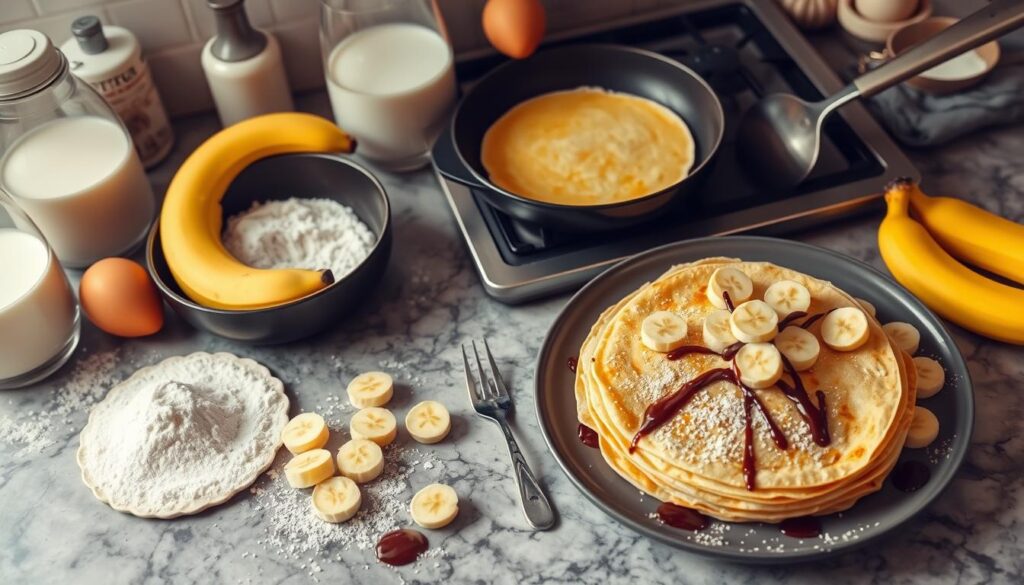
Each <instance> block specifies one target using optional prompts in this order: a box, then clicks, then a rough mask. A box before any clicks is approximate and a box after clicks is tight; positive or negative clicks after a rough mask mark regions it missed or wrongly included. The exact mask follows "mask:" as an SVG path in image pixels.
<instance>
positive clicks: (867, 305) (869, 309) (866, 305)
mask: <svg viewBox="0 0 1024 585" xmlns="http://www.w3.org/2000/svg"><path fill="white" fill-rule="evenodd" d="M853 300H855V301H857V304H858V305H860V306H861V308H863V309H864V312H865V313H867V314H868V315H871V316H872V317H874V316H875V315H877V314H878V313H877V312H876V311H875V306H874V305H872V304H871V301H865V300H864V299H859V298H857V297H853Z"/></svg>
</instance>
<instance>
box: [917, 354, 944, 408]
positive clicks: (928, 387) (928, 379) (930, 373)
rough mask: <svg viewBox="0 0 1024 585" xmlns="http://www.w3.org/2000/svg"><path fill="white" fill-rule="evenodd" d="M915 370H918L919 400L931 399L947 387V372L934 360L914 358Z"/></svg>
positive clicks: (921, 357)
mask: <svg viewBox="0 0 1024 585" xmlns="http://www.w3.org/2000/svg"><path fill="white" fill-rule="evenodd" d="M914 369H915V370H917V397H918V398H931V397H932V396H935V395H936V394H938V392H939V390H942V387H943V386H945V385H946V372H945V370H943V369H942V364H940V363H939V362H937V361H935V360H933V359H932V358H930V357H923V356H918V357H916V358H914Z"/></svg>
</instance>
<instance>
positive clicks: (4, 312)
mask: <svg viewBox="0 0 1024 585" xmlns="http://www.w3.org/2000/svg"><path fill="white" fill-rule="evenodd" d="M0 274H2V275H3V277H2V278H0V389H8V388H18V387H21V386H27V385H28V384H32V383H34V382H37V381H39V380H42V379H43V378H45V377H47V376H49V375H50V374H52V373H53V372H55V371H56V370H57V368H59V367H61V366H62V365H64V362H66V361H68V358H70V357H71V354H72V353H74V351H75V347H76V346H77V345H78V338H79V332H80V330H81V322H80V318H79V313H80V311H79V307H78V302H77V301H76V300H75V295H74V293H73V292H72V291H71V285H70V284H69V283H68V279H67V276H66V275H65V274H64V270H63V269H62V268H61V265H60V262H58V261H57V257H56V256H55V255H54V253H53V250H52V249H51V248H50V246H49V244H47V243H46V238H44V237H43V235H42V233H40V231H39V230H38V229H37V228H36V226H35V224H33V223H32V220H31V219H29V217H28V216H27V215H25V213H24V212H22V211H21V209H19V208H18V206H17V205H15V204H14V200H13V199H12V198H11V196H10V195H8V194H7V193H5V192H3V191H2V190H0Z"/></svg>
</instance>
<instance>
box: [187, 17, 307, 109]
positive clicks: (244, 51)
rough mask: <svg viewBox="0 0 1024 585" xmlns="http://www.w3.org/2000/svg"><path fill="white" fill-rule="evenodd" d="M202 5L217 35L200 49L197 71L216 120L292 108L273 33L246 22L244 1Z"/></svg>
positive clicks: (279, 48)
mask: <svg viewBox="0 0 1024 585" xmlns="http://www.w3.org/2000/svg"><path fill="white" fill-rule="evenodd" d="M206 3H207V5H208V6H209V7H210V8H211V9H213V11H214V15H215V16H216V18H217V34H216V36H214V37H213V38H212V39H210V40H209V41H208V42H207V43H206V46H205V47H203V56H202V62H203V72H204V73H205V74H206V80H207V82H208V83H209V85H210V93H212V94H213V101H214V104H216V106H217V113H218V114H219V115H220V121H221V124H223V125H224V126H225V127H226V126H230V125H232V124H234V123H235V122H240V121H242V120H245V119H246V118H251V117H253V116H259V115H262V114H269V113H271V112H289V111H292V110H293V109H295V106H294V104H293V102H292V94H291V91H290V90H289V88H288V79H287V77H285V72H284V61H283V60H282V58H281V47H280V46H279V45H278V43H277V39H276V38H274V35H272V34H270V33H268V32H264V31H259V30H256V29H254V28H253V27H252V25H251V24H249V19H248V17H247V16H246V14H245V5H244V0H207V2H206Z"/></svg>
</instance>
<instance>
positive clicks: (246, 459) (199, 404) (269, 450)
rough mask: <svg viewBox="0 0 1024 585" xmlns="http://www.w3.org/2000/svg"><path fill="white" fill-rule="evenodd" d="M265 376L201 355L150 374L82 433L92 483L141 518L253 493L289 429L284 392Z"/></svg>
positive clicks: (96, 413)
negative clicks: (250, 487) (247, 491)
mask: <svg viewBox="0 0 1024 585" xmlns="http://www.w3.org/2000/svg"><path fill="white" fill-rule="evenodd" d="M259 368H260V367H259V366H258V365H256V364H255V362H251V361H249V362H248V363H247V361H246V360H239V359H238V358H235V357H234V356H230V355H228V354H213V355H211V354H205V353H197V354H192V355H190V356H187V357H185V358H172V359H170V360H167V361H165V362H163V363H161V364H158V365H157V366H154V367H152V368H146V369H144V370H140V371H139V372H138V373H136V375H134V376H132V377H131V378H129V379H128V380H126V381H125V382H124V383H122V384H120V385H118V386H117V387H116V388H115V389H113V390H111V392H110V394H109V395H108V396H107V398H106V399H105V400H104V401H103V402H101V403H100V404H98V405H97V406H96V407H95V408H94V409H93V412H92V413H91V415H90V419H89V424H88V425H87V426H86V428H85V429H84V430H83V431H82V438H81V447H80V449H79V453H78V460H79V465H81V466H82V475H83V478H84V479H85V481H86V483H87V484H89V486H90V487H92V488H93V490H94V492H96V494H97V496H98V497H100V499H102V500H104V501H106V502H108V503H109V504H110V505H111V506H112V507H114V508H116V509H118V510H125V511H129V512H132V513H135V514H138V515H141V516H172V515H177V514H181V513H189V512H192V511H196V510H198V509H201V508H202V507H206V506H207V505H211V504H216V503H219V502H221V501H223V500H225V499H227V498H228V497H230V496H231V494H233V493H235V492H237V491H239V490H240V489H243V488H244V487H245V486H247V485H248V484H250V483H252V481H253V480H254V479H255V478H256V475H258V474H259V473H260V472H261V471H262V470H263V469H264V468H266V466H268V465H269V464H270V462H271V461H272V460H273V457H274V454H275V453H276V452H277V447H278V437H279V436H280V432H281V429H282V428H283V427H284V424H285V423H286V422H287V409H288V400H287V398H285V397H284V394H283V393H282V392H281V391H280V386H279V384H280V382H279V381H277V380H274V379H273V378H270V377H269V374H267V373H265V371H264V372H261V371H260V369H259Z"/></svg>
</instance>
